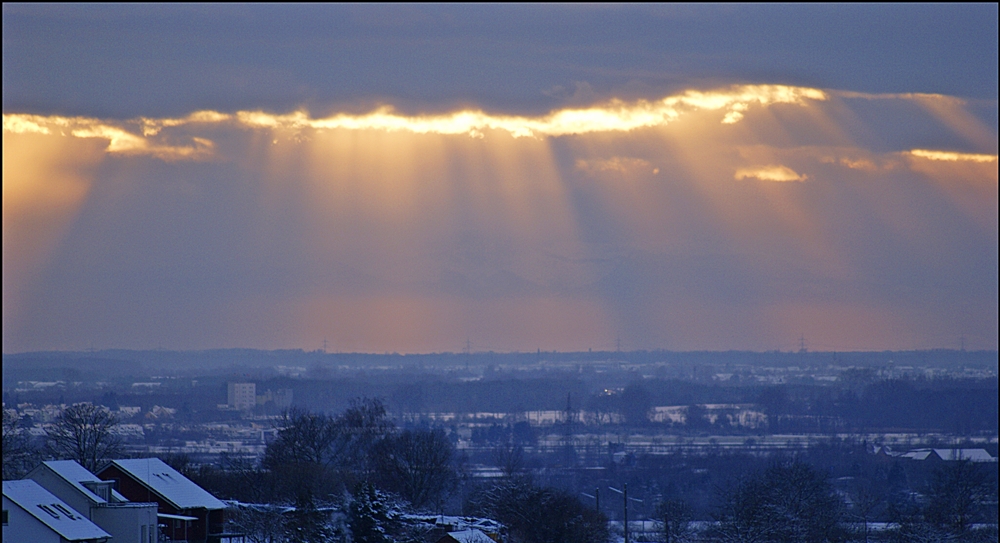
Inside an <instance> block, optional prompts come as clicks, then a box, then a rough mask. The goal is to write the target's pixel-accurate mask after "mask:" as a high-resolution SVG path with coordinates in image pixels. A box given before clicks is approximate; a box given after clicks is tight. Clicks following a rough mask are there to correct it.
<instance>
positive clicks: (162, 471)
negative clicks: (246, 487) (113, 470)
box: [111, 458, 226, 509]
mask: <svg viewBox="0 0 1000 543" xmlns="http://www.w3.org/2000/svg"><path fill="white" fill-rule="evenodd" d="M111 464H112V465H114V466H116V467H117V468H118V469H120V470H122V471H124V472H125V473H127V474H129V475H130V476H131V477H132V478H133V479H135V480H136V481H139V482H140V483H142V484H144V485H146V487H147V488H149V489H150V490H152V491H153V492H155V493H156V494H158V495H159V496H161V497H162V498H164V499H165V500H167V501H168V502H170V503H171V505H173V506H174V507H176V508H177V509H194V508H205V509H225V507H226V506H225V504H223V503H222V502H221V501H219V500H218V498H216V497H215V496H213V495H211V494H209V493H208V491H206V490H205V489H204V488H201V487H200V486H198V485H196V484H195V483H194V482H193V481H191V480H190V479H188V478H187V477H185V476H183V475H181V474H180V472H178V471H177V470H175V469H174V468H172V467H170V466H168V465H167V464H166V463H165V462H164V461H163V460H160V459H159V458H134V459H128V460H115V461H113V462H112V463H111Z"/></svg>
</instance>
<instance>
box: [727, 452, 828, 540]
mask: <svg viewBox="0 0 1000 543" xmlns="http://www.w3.org/2000/svg"><path fill="white" fill-rule="evenodd" d="M842 505H843V504H842V502H841V500H840V498H839V497H838V496H837V495H836V494H835V493H834V492H833V489H832V488H831V487H830V485H829V484H828V483H827V482H826V480H825V479H824V478H823V476H822V475H821V474H820V473H819V472H817V471H816V470H814V469H813V468H812V467H810V466H808V465H807V464H803V463H799V462H792V463H790V464H784V465H775V466H772V467H771V468H770V469H768V470H767V471H765V472H763V473H759V474H756V475H754V476H752V477H749V478H747V479H744V480H743V481H741V482H740V483H739V484H738V485H737V486H736V487H735V488H733V489H731V490H730V491H729V492H727V493H725V494H724V495H723V504H722V508H721V510H720V514H719V521H720V522H719V526H718V532H719V534H718V535H719V539H720V540H721V541H726V542H733V543H737V542H739V543H750V542H762V543H763V542H781V543H785V542H788V543H791V542H796V543H800V542H801V543H827V542H833V541H841V540H843V539H844V534H843V533H842V531H843V530H842V528H841V527H840V521H841V519H842Z"/></svg>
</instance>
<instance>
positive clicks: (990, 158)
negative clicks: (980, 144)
mask: <svg viewBox="0 0 1000 543" xmlns="http://www.w3.org/2000/svg"><path fill="white" fill-rule="evenodd" d="M910 154H911V155H913V156H915V157H919V158H926V159H928V160H940V161H947V162H983V163H986V162H996V161H997V155H983V154H976V153H955V152H952V151H934V150H930V149H913V150H912V151H910Z"/></svg>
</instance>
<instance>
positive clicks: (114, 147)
mask: <svg viewBox="0 0 1000 543" xmlns="http://www.w3.org/2000/svg"><path fill="white" fill-rule="evenodd" d="M831 96H835V97H841V98H864V99H904V100H918V101H928V100H939V101H945V102H948V103H949V104H961V103H963V101H962V100H961V99H959V98H954V97H950V96H944V95H936V94H913V93H909V94H885V95H877V94H867V93H857V92H849V91H824V90H820V89H814V88H808V87H795V86H787V85H738V86H732V87H729V88H725V89H719V90H712V91H700V90H687V91H684V92H681V93H678V94H675V95H671V96H667V97H665V98H662V99H659V100H652V101H650V100H637V101H634V102H625V101H622V100H618V99H614V100H610V101H608V102H605V103H603V104H597V105H594V106H591V107H587V108H567V109H560V110H555V111H552V112H550V113H548V114H546V115H542V116H537V117H528V116H517V115H502V114H489V113H486V112H484V111H481V110H461V111H456V112H451V113H445V114H438V115H410V116H408V115H402V114H398V113H395V112H394V111H393V109H392V108H391V107H382V108H379V109H377V110H375V111H372V112H370V113H366V114H362V115H350V114H345V113H338V114H336V115H332V116H329V117H326V118H320V119H314V118H311V117H310V116H309V114H308V113H307V112H305V111H295V112H292V113H287V114H272V113H267V112H264V111H237V112H235V113H231V114H230V113H221V112H217V111H196V112H193V113H191V114H189V115H187V116H186V117H182V118H165V119H156V118H148V117H140V118H138V119H133V120H128V121H114V120H102V119H96V118H90V117H64V116H43V115H30V114H19V113H11V114H4V115H3V130H4V132H7V133H11V134H41V135H61V136H68V137H76V138H100V139H106V140H107V141H108V147H107V148H106V152H107V153H109V154H117V155H147V156H153V157H156V158H159V159H161V160H168V161H172V160H206V159H209V158H211V157H212V156H213V153H214V147H215V145H214V142H212V141H211V140H210V139H208V138H204V137H198V136H190V135H189V136H187V142H185V144H183V145H176V144H170V143H166V142H163V141H160V140H162V139H163V137H162V132H163V130H164V129H169V128H175V127H183V126H202V127H205V126H213V125H214V126H219V125H229V126H231V127H235V128H240V129H249V130H261V129H262V130H272V131H286V132H301V131H303V130H314V131H324V130H350V131H364V130H369V131H372V130H373V131H385V132H408V133H412V134H441V135H465V136H469V137H473V138H482V137H484V134H485V132H487V131H500V132H506V133H507V134H509V135H510V136H512V137H515V138H524V137H529V138H547V137H560V136H576V135H584V134H592V133H601V132H604V133H607V132H629V131H632V130H637V129H642V128H651V127H657V126H665V125H667V124H670V123H671V122H674V121H676V120H678V119H679V118H681V117H683V116H684V115H685V114H687V113H692V112H697V111H722V112H724V114H723V116H722V120H721V122H722V123H723V124H734V123H738V122H740V121H741V120H742V119H743V116H744V113H745V112H746V111H748V110H749V109H750V108H751V107H755V106H756V107H766V106H769V105H772V104H798V105H806V104H807V103H808V102H809V101H825V100H828V99H829V98H830V97H831ZM130 129H131V130H130ZM904 154H909V155H910V156H912V157H916V158H922V159H928V160H936V161H952V162H959V161H971V162H991V161H996V160H997V156H996V155H988V154H970V153H959V152H952V151H942V150H927V149H913V150H911V151H908V152H904ZM609 164H610V163H609ZM609 164H604V165H600V166H599V165H597V164H588V165H586V166H585V167H584V166H580V165H578V167H581V168H584V169H595V168H596V169H607V168H610V167H611V166H612V165H609ZM613 166H614V168H613V169H622V168H624V167H625V165H624V164H614V165H613ZM849 167H854V166H853V165H849ZM734 177H735V178H736V179H748V178H756V179H759V180H766V181H803V180H805V179H807V177H806V176H805V175H800V174H798V173H797V172H795V171H794V170H792V169H790V168H787V167H785V166H781V165H763V166H757V167H751V168H742V169H739V170H737V172H736V174H735V176H734Z"/></svg>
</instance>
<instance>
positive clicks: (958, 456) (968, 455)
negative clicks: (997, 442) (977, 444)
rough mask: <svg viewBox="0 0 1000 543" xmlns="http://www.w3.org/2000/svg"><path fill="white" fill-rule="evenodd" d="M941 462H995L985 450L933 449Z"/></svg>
mask: <svg viewBox="0 0 1000 543" xmlns="http://www.w3.org/2000/svg"><path fill="white" fill-rule="evenodd" d="M934 453H935V454H937V455H938V456H940V457H941V460H971V461H973V462H996V461H997V459H996V458H995V457H993V456H990V453H989V452H987V451H986V449H934Z"/></svg>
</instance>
